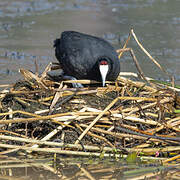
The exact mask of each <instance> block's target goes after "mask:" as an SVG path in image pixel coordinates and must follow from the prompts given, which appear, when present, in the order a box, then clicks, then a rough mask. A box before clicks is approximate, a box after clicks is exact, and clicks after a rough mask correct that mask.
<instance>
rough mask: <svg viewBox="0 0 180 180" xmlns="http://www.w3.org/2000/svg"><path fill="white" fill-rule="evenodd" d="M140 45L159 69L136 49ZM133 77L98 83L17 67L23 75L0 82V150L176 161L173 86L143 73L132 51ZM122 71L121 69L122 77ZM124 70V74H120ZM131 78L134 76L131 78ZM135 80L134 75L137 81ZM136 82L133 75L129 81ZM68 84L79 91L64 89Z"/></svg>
mask: <svg viewBox="0 0 180 180" xmlns="http://www.w3.org/2000/svg"><path fill="white" fill-rule="evenodd" d="M132 35H133V37H134V39H135V40H136V42H137V43H138V44H139V46H140V48H142V49H143V51H144V52H145V53H146V54H147V55H148V56H149V57H150V59H151V60H152V61H153V62H154V63H155V64H156V65H157V66H158V67H159V68H160V69H161V70H162V71H164V72H165V73H167V72H166V70H164V69H163V68H162V67H161V66H160V65H159V64H158V63H157V62H156V61H155V60H154V59H153V58H152V57H151V56H150V54H149V53H148V52H147V51H146V50H145V49H144V48H143V47H142V45H141V44H140V43H139V41H138V40H137V38H136V36H135V34H134V32H133V30H131V33H130V36H132ZM130 36H129V38H128V40H127V42H126V44H125V45H124V47H123V49H121V50H118V51H117V52H118V53H119V58H120V57H121V55H122V53H123V52H124V51H126V50H128V51H130V54H131V55H132V58H133V60H134V62H135V64H136V66H137V69H138V73H139V74H138V75H137V74H133V73H132V74H130V77H132V76H133V79H136V80H132V78H126V76H125V73H121V75H120V76H119V77H118V79H117V81H116V82H107V86H106V87H98V82H94V81H90V80H77V81H61V82H56V81H52V80H51V79H49V77H48V76H47V72H48V71H50V70H53V69H54V68H57V66H55V65H52V64H49V65H48V66H47V68H46V69H45V71H44V72H43V73H42V74H37V73H32V72H30V71H28V70H25V69H21V70H20V72H21V74H22V75H23V77H24V80H21V81H19V82H16V83H15V84H13V85H9V86H8V85H1V88H3V89H2V90H1V92H0V110H1V113H0V128H1V129H0V139H1V141H0V151H1V152H0V154H1V155H2V154H4V155H5V154H8V153H9V152H18V151H19V150H25V151H26V152H28V153H32V152H34V151H36V152H46V153H59V154H66V155H79V156H97V157H100V156H101V155H102V154H103V157H109V156H111V157H122V156H123V155H127V154H129V153H131V152H136V153H137V154H138V155H140V156H141V157H142V158H144V159H145V158H150V159H151V158H152V157H154V158H155V157H156V158H160V159H161V157H165V158H163V162H164V163H166V162H169V161H172V160H176V161H178V159H180V155H179V152H180V116H179V113H176V112H177V109H178V108H179V106H180V96H179V91H180V89H179V87H175V86H174V80H173V78H172V77H171V76H170V75H169V74H168V76H169V77H170V78H171V80H172V83H171V84H163V83H160V82H158V81H152V79H150V78H147V77H145V75H144V73H143V71H142V70H141V68H140V66H139V64H138V61H137V59H136V57H135V54H134V52H133V50H132V49H130V48H126V46H127V43H128V41H129V39H130ZM126 75H127V74H126ZM128 75H129V74H128ZM135 76H136V77H135ZM138 78H141V79H142V80H139V79H138ZM137 79H138V80H137ZM72 82H78V83H82V84H83V85H84V88H79V89H76V88H71V83H72Z"/></svg>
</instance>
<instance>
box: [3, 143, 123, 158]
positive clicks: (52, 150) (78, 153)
mask: <svg viewBox="0 0 180 180" xmlns="http://www.w3.org/2000/svg"><path fill="white" fill-rule="evenodd" d="M0 147H3V148H9V149H19V150H20V149H22V150H26V151H36V152H46V153H57V154H66V155H74V156H89V157H100V155H101V153H97V152H82V151H70V150H61V149H59V148H34V147H25V146H17V145H9V144H1V143H0ZM103 156H104V157H123V156H124V157H126V155H122V154H121V155H119V154H114V153H112V154H111V153H104V154H103Z"/></svg>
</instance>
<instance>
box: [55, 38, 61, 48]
mask: <svg viewBox="0 0 180 180" xmlns="http://www.w3.org/2000/svg"><path fill="white" fill-rule="evenodd" d="M60 41H61V40H60V39H56V40H54V45H53V47H57V46H58V44H60Z"/></svg>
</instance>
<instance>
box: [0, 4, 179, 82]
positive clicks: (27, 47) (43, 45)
mask: <svg viewBox="0 0 180 180" xmlns="http://www.w3.org/2000/svg"><path fill="white" fill-rule="evenodd" d="M179 7H180V1H178V0H174V1H171V0H156V1H154V0H147V1H143V0H142V1H138V0H134V1H130V0H127V1H123V0H119V1H116V0H98V1H97V0H67V1H63V0H62V1H60V0H49V1H48V0H39V1H36V0H31V1H27V0H13V1H11V0H6V1H2V0H1V1H0V67H1V68H0V84H6V83H12V82H14V81H15V80H18V79H19V78H21V75H20V74H19V72H18V70H19V68H26V69H29V70H31V71H34V70H35V66H34V61H35V60H37V63H38V65H39V71H40V72H42V71H43V69H44V68H45V67H46V66H47V64H48V63H49V62H51V61H54V62H56V59H55V56H54V49H53V40H54V39H56V38H57V37H59V36H60V33H61V32H62V31H64V30H76V31H81V32H85V33H89V34H93V35H96V36H100V37H103V38H105V39H106V40H108V41H110V42H111V43H112V44H113V46H114V47H115V48H117V49H118V48H120V47H122V44H123V43H124V41H125V40H126V38H127V36H128V33H129V31H130V29H131V28H133V29H134V31H135V33H136V35H137V36H138V38H139V39H140V41H141V42H142V43H143V45H144V47H145V48H146V49H147V50H148V51H149V52H150V54H151V55H152V56H153V57H154V58H155V59H156V60H157V61H158V62H159V63H160V64H161V65H162V66H163V67H164V68H166V69H167V71H168V72H170V73H171V74H173V75H174V76H175V78H176V80H177V81H180V71H179V68H180V60H179V59H180V50H179V49H180V11H179ZM128 47H131V48H133V50H134V51H135V54H136V56H137V58H138V61H139V62H140V64H141V66H142V69H143V71H144V73H145V75H146V76H150V77H154V78H156V79H163V80H164V79H165V80H167V79H168V78H167V76H166V75H165V74H163V73H161V72H160V70H159V69H158V68H157V67H156V66H155V65H154V64H153V63H152V62H151V61H150V60H149V59H148V58H147V57H146V56H145V55H144V53H143V52H142V51H141V50H140V49H139V47H138V46H137V44H136V43H135V42H134V40H131V42H129V45H128ZM121 70H122V71H133V72H137V70H136V68H135V66H134V64H133V61H132V58H131V57H130V55H129V53H124V55H123V57H122V59H121Z"/></svg>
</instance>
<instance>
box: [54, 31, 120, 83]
mask: <svg viewBox="0 0 180 180" xmlns="http://www.w3.org/2000/svg"><path fill="white" fill-rule="evenodd" d="M54 47H55V55H56V58H57V59H58V61H59V62H60V64H61V66H62V69H63V71H64V74H65V75H69V76H73V77H75V78H76V79H90V80H97V81H102V83H103V86H104V85H105V80H112V81H113V80H116V78H117V76H118V75H119V72H120V62H119V59H118V55H117V53H116V51H115V50H114V48H113V47H112V46H111V45H110V44H109V43H108V42H107V41H105V40H104V39H102V38H99V37H95V36H91V35H87V34H83V33H79V32H75V31H64V32H62V34H61V38H60V39H56V40H55V41H54Z"/></svg>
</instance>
